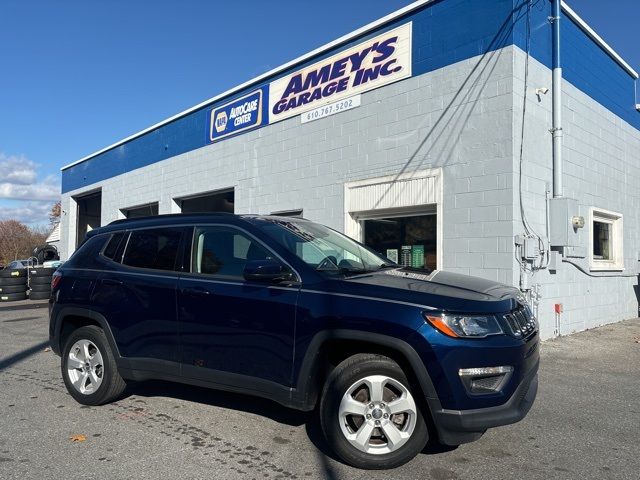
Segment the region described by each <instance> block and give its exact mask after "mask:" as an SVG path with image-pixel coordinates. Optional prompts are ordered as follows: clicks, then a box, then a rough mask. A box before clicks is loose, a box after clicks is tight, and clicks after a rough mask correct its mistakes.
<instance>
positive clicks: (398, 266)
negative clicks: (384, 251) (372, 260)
mask: <svg viewBox="0 0 640 480" xmlns="http://www.w3.org/2000/svg"><path fill="white" fill-rule="evenodd" d="M385 268H400V265H394V264H392V263H383V264H382V265H380V266H379V267H378V270H383V269H385Z"/></svg>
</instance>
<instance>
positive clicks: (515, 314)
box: [504, 307, 538, 338]
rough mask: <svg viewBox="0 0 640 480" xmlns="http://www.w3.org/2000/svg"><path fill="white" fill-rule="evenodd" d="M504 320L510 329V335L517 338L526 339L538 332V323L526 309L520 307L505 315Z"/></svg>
mask: <svg viewBox="0 0 640 480" xmlns="http://www.w3.org/2000/svg"><path fill="white" fill-rule="evenodd" d="M504 319H505V320H506V321H507V323H508V324H509V327H510V328H511V333H513V335H514V336H515V337H517V338H527V337H528V336H529V335H531V334H533V333H535V332H536V331H537V330H538V322H537V321H536V318H535V317H534V316H533V315H532V313H531V310H529V308H527V307H520V308H518V309H516V310H513V311H512V312H511V313H507V314H506V315H505V316H504Z"/></svg>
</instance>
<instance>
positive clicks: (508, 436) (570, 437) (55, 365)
mask: <svg viewBox="0 0 640 480" xmlns="http://www.w3.org/2000/svg"><path fill="white" fill-rule="evenodd" d="M47 339H48V318H47V304H46V302H38V301H24V302H13V303H3V304H0V413H1V415H2V416H1V420H0V479H3V480H9V479H24V478H39V479H54V478H55V479H61V478H74V479H81V478H92V479H129V478H130V479H160V478H161V479H163V480H169V479H204V478H206V479H235V478H242V479H245V478H246V479H316V478H317V479H348V480H351V479H418V478H420V479H433V480H458V479H491V480H496V479H514V478H516V479H556V478H557V479H580V480H584V479H598V480H605V479H615V480H622V479H625V480H626V479H638V478H640V371H639V367H640V319H631V320H627V321H624V322H620V323H617V324H612V325H608V326H605V327H601V328H598V329H594V330H591V331H587V332H582V333H578V334H575V335H572V336H569V337H563V338H559V339H555V340H552V341H547V342H544V343H543V344H542V348H541V355H542V363H541V371H540V385H539V391H538V398H537V400H536V403H535V404H534V406H533V408H532V410H531V412H530V413H529V415H528V416H527V418H525V420H523V421H522V422H520V423H518V424H516V425H510V426H506V427H501V428H496V429H492V430H489V431H488V432H487V433H486V434H485V435H484V436H483V437H482V438H481V439H480V440H479V441H477V442H474V443H471V444H467V445H462V446H460V447H458V448H453V449H445V448H437V447H433V446H431V447H428V448H427V449H426V450H425V451H424V452H423V453H422V454H420V455H418V457H416V458H415V459H414V460H413V461H411V462H410V463H408V464H407V465H405V466H403V467H401V468H398V469H395V470H392V471H374V472H367V471H363V470H357V469H354V468H351V467H348V466H345V465H343V464H341V463H340V462H339V461H337V460H335V459H334V458H332V456H331V453H330V451H329V449H328V448H327V446H326V445H325V443H324V441H323V440H322V437H321V435H320V434H319V432H318V427H317V422H315V421H314V416H313V414H305V413H300V412H296V411H293V410H289V409H286V408H284V407H281V406H279V405H277V404H274V403H272V402H269V401H266V400H262V399H256V398H251V397H247V396H242V395H236V394H230V393H223V392H218V391H214V390H206V389H202V388H196V387H190V386H183V385H177V384H170V383H165V382H145V383H139V384H134V385H130V386H129V387H128V389H127V392H126V395H125V396H124V397H123V398H122V399H120V400H119V401H117V402H115V403H112V404H109V405H105V406H101V407H86V406H81V405H79V404H78V403H76V402H75V401H74V400H73V399H72V398H71V397H70V396H69V395H68V394H67V392H66V390H65V387H64V384H63V382H62V379H61V375H60V359H59V357H57V356H56V355H54V354H53V353H52V352H51V351H50V350H49V349H48V348H47Z"/></svg>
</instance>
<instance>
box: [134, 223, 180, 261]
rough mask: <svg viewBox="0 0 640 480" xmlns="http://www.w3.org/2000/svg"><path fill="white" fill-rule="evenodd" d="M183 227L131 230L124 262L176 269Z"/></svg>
mask: <svg viewBox="0 0 640 480" xmlns="http://www.w3.org/2000/svg"><path fill="white" fill-rule="evenodd" d="M183 231H184V230H183V229H182V228H154V229H147V230H137V231H133V232H131V235H130V237H129V242H128V243H127V248H126V251H125V253H124V258H123V260H122V263H123V264H125V265H129V266H130V267H137V268H149V269H154V270H174V269H175V266H176V259H177V257H178V250H179V248H180V238H181V237H182V232H183Z"/></svg>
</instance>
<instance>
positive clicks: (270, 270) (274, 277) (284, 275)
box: [242, 259, 294, 283]
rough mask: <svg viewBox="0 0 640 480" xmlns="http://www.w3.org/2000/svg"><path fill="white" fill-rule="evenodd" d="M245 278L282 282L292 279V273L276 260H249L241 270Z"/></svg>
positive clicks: (255, 280)
mask: <svg viewBox="0 0 640 480" xmlns="http://www.w3.org/2000/svg"><path fill="white" fill-rule="evenodd" d="M242 274H243V276H244V278H245V280H251V281H254V282H269V283H271V282H282V281H285V280H292V279H293V278H294V277H293V274H292V273H291V272H290V271H289V269H288V268H287V267H285V266H284V265H283V264H282V263H280V262H279V261H277V260H274V259H269V260H249V261H248V262H247V264H246V265H245V267H244V271H243V272H242Z"/></svg>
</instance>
